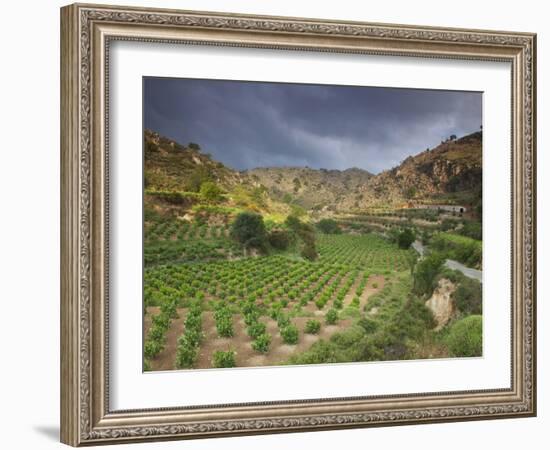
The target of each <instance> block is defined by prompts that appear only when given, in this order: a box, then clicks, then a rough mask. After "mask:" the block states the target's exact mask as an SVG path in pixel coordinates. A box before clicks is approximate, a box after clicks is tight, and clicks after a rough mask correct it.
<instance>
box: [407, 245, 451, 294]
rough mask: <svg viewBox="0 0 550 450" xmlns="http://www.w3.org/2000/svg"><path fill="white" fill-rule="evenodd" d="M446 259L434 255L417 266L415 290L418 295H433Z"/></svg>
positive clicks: (436, 254)
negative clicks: (437, 278)
mask: <svg viewBox="0 0 550 450" xmlns="http://www.w3.org/2000/svg"><path fill="white" fill-rule="evenodd" d="M444 262H445V257H444V256H443V255H441V254H440V253H432V254H430V255H428V256H426V257H425V258H424V259H422V260H420V262H418V263H417V264H416V268H415V271H414V283H413V290H414V292H415V293H417V294H418V295H428V296H429V295H431V294H432V292H433V290H434V288H435V279H436V276H437V275H438V274H439V272H440V271H441V269H442V268H443V263H444Z"/></svg>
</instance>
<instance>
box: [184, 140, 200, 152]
mask: <svg viewBox="0 0 550 450" xmlns="http://www.w3.org/2000/svg"><path fill="white" fill-rule="evenodd" d="M187 147H188V148H190V149H191V150H196V151H198V152H199V151H200V150H201V147H200V145H199V144H196V143H194V142H189V144H187Z"/></svg>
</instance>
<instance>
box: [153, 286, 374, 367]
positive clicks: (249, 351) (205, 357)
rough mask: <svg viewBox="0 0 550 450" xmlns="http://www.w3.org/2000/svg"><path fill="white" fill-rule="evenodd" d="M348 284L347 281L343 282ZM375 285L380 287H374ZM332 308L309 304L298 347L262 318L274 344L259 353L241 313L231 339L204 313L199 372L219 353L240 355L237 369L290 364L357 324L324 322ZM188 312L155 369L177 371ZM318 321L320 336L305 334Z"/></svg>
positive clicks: (175, 324) (181, 313)
mask: <svg viewBox="0 0 550 450" xmlns="http://www.w3.org/2000/svg"><path fill="white" fill-rule="evenodd" d="M342 282H344V280H342ZM384 282H385V279H384V276H382V275H371V276H370V277H369V279H368V283H367V285H366V287H365V290H364V291H363V293H362V294H361V296H360V306H359V308H360V311H363V309H364V307H365V305H366V304H367V302H368V299H369V298H370V297H371V296H372V295H374V294H376V293H377V292H379V291H380V290H381V289H382V288H383V287H384ZM359 283H360V277H357V279H356V280H355V282H354V284H353V286H352V287H351V289H350V290H349V293H348V294H347V295H346V297H345V299H344V307H346V306H349V304H350V303H351V301H352V299H353V297H354V296H355V291H356V289H357V287H358V285H359ZM374 285H375V286H376V287H374ZM331 306H332V300H331V301H330V302H328V304H327V305H325V307H324V308H323V309H322V310H319V309H318V308H317V307H316V306H315V304H314V302H313V301H312V302H309V303H308V305H306V306H305V307H304V309H303V311H304V313H305V314H306V315H307V316H305V317H294V318H292V319H291V321H292V323H293V324H294V325H296V327H297V328H298V330H299V340H298V343H297V344H296V345H289V344H285V343H284V342H283V340H282V338H281V335H280V333H279V328H278V326H277V322H276V321H275V320H273V319H271V318H269V317H265V316H264V317H262V318H261V319H260V320H261V321H262V322H263V323H265V324H266V329H267V332H268V333H269V334H271V344H270V346H269V351H268V352H267V353H265V354H264V353H259V352H257V351H255V350H254V349H253V348H252V339H251V338H250V337H249V336H248V334H247V332H246V324H245V323H244V320H243V317H242V315H241V314H235V315H234V316H233V328H234V335H233V337H231V338H220V337H218V334H217V331H216V323H215V320H214V317H213V313H212V312H211V311H205V312H204V313H203V323H202V329H203V333H204V339H203V341H202V343H201V346H200V350H199V356H198V359H197V362H196V364H195V369H209V368H212V356H213V354H214V352H215V351H217V350H222V351H228V350H233V351H235V352H236V356H235V362H236V366H237V367H259V366H278V365H283V364H285V363H286V361H288V359H289V357H290V356H292V355H295V354H298V353H302V352H304V351H306V350H308V349H309V348H310V347H311V346H312V345H313V344H314V343H315V342H317V341H319V340H321V339H324V340H328V339H330V337H331V336H332V335H333V334H334V333H336V332H339V331H343V330H345V329H346V328H348V327H349V326H351V325H352V324H353V322H354V320H353V319H349V318H344V319H340V320H338V322H337V323H336V324H335V325H327V324H326V323H325V321H324V315H325V314H326V312H327V311H328V310H329V309H330V307H331ZM159 310H160V308H158V307H148V308H147V313H146V314H145V318H144V321H143V332H144V336H147V332H148V330H149V328H150V326H151V317H152V316H153V315H155V314H158V313H159ZM185 315H186V309H185V308H180V309H178V317H177V318H175V319H173V320H172V322H171V324H170V328H169V330H168V332H167V335H166V345H165V348H164V350H163V351H162V352H161V353H160V354H159V355H158V356H157V357H155V358H153V359H152V360H151V361H150V362H151V369H152V370H173V369H175V368H176V367H175V360H176V352H177V340H178V338H179V336H181V335H182V334H183V332H184V322H185ZM311 318H315V319H317V320H319V321H320V322H321V329H320V331H319V333H318V334H307V333H305V332H304V329H305V325H306V322H307V321H308V320H310V319H311Z"/></svg>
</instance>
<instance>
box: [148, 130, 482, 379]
mask: <svg viewBox="0 0 550 450" xmlns="http://www.w3.org/2000/svg"><path fill="white" fill-rule="evenodd" d="M144 140H145V146H144V198H143V205H144V217H143V219H144V220H143V225H144V230H143V231H144V234H143V237H144V239H143V265H144V272H143V277H144V279H143V301H144V304H143V355H144V369H145V370H173V369H210V368H226V367H252V366H270V365H285V364H314V363H315V364H316V363H336V362H358V361H382V360H400V359H419V358H432V357H450V356H461V357H465V356H479V355H480V354H481V329H482V328H481V317H482V302H481V284H480V283H479V281H476V280H472V279H468V278H466V277H465V276H463V275H462V273H458V272H456V271H454V270H450V269H448V268H447V267H448V266H447V264H446V261H447V260H452V261H453V262H454V265H451V266H452V267H460V266H457V264H459V263H462V264H464V265H465V267H467V268H471V269H474V268H477V269H480V268H481V265H482V242H481V239H482V224H481V166H480V163H481V158H480V155H481V134H479V133H478V134H474V135H472V136H471V137H470V138H468V139H467V140H466V141H456V142H454V141H453V143H449V142H446V143H442V145H441V146H440V147H439V150H437V151H436V149H434V150H433V151H424V152H422V153H420V154H418V155H417V156H416V157H414V158H412V157H409V158H407V159H406V160H404V161H403V163H402V164H401V165H400V167H399V170H397V168H396V169H395V170H393V169H392V170H388V171H383V172H381V173H380V174H378V175H374V174H371V173H369V172H367V171H365V170H362V169H358V168H351V169H346V170H333V169H331V170H328V169H312V168H308V167H294V168H288V167H278V166H277V167H263V168H262V167H261V166H259V167H257V168H256V169H251V170H235V169H232V168H230V167H228V166H226V165H225V164H224V163H222V162H220V161H216V160H215V159H213V158H212V155H211V154H209V153H206V152H204V151H202V150H201V148H200V145H198V144H197V143H192V142H190V143H189V144H187V145H182V144H179V143H177V142H175V141H173V140H171V139H169V138H166V137H163V136H161V135H159V134H157V133H155V132H153V131H150V130H146V131H145V133H144ZM447 156H449V157H451V156H452V158H451V159H452V161H451V160H447V159H446V158H447ZM415 161H418V163H419V164H420V165H418V164H416V162H415ZM457 161H458V163H460V164H459V165H458V166H457V167H456V169H457V170H458V169H460V170H458V171H456V170H454V169H453V170H451V171H449V170H450V167H451V166H453V167H455V165H456V164H458V163H457ZM436 166H437V168H436ZM435 169H437V170H435ZM434 170H435V172H434ZM455 173H461V174H464V177H463V178H464V179H461V178H460V177H458V178H457V177H456V176H454V175H453V174H455ZM398 174H399V175H398ZM459 178H460V179H459ZM449 202H450V203H449ZM457 203H459V204H462V205H467V209H466V211H465V213H464V214H462V213H460V214H455V213H454V210H453V211H451V212H449V211H448V210H447V209H446V208H439V207H437V208H435V207H433V206H434V205H440V204H444V205H447V204H451V205H456V204H457ZM430 205H432V207H430ZM415 241H417V243H416V244H417V245H413V244H414V243H415ZM420 244H421V247H420V248H422V249H423V250H422V255H419V253H417V252H416V251H415V250H414V249H415V248H419V247H418V245H420Z"/></svg>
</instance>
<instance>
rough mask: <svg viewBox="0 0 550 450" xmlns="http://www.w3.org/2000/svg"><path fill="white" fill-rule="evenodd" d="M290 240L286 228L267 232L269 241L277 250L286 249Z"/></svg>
mask: <svg viewBox="0 0 550 450" xmlns="http://www.w3.org/2000/svg"><path fill="white" fill-rule="evenodd" d="M290 241H291V239H290V235H289V234H288V231H286V230H280V229H274V230H272V231H271V233H269V243H270V244H271V246H272V247H273V248H275V249H277V250H286V249H287V248H288V247H289V245H290Z"/></svg>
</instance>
